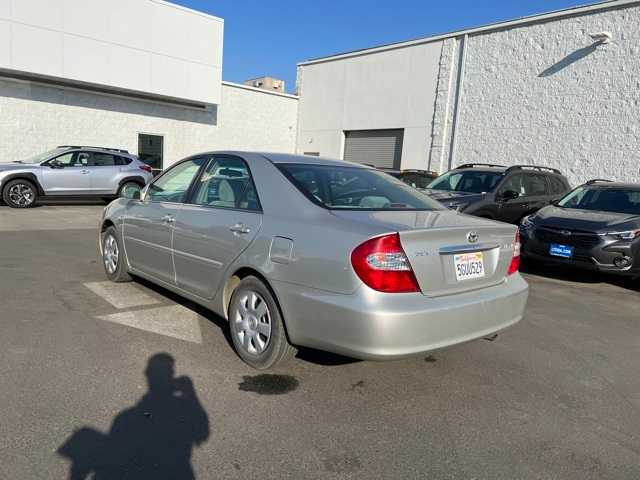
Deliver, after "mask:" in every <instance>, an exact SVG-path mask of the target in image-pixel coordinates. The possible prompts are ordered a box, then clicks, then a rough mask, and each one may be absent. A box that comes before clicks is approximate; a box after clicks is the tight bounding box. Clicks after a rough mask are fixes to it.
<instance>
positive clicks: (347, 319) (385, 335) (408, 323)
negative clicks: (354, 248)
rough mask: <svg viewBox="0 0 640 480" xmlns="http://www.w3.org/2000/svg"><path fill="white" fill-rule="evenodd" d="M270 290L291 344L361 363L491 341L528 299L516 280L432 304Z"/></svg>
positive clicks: (368, 293) (281, 286)
mask: <svg viewBox="0 0 640 480" xmlns="http://www.w3.org/2000/svg"><path fill="white" fill-rule="evenodd" d="M273 287H274V289H275V290H276V294H277V295H278V298H279V300H280V304H281V307H282V309H283V313H284V316H285V321H286V324H287V330H288V333H289V337H290V340H291V341H292V342H293V343H294V344H297V345H302V346H308V347H314V348H318V349H322V350H327V351H331V352H335V353H340V354H343V355H349V356H352V357H355V358H361V359H367V360H387V359H395V358H403V357H409V356H413V355H418V354H422V353H425V352H429V351H431V350H436V349H439V348H443V347H447V346H450V345H455V344H458V343H462V342H467V341H470V340H474V339H477V338H482V337H485V336H488V335H491V334H493V333H495V332H497V331H499V330H502V329H504V328H506V327H509V326H510V325H513V324H514V323H516V322H518V321H519V320H521V319H522V316H523V313H524V309H525V306H526V302H527V296H528V286H527V283H526V282H525V281H524V279H523V278H522V277H521V276H520V275H519V274H516V275H513V276H511V277H509V278H508V279H507V280H506V281H505V282H504V283H502V284H500V285H496V286H493V287H488V288H483V289H481V290H476V291H472V292H466V293H461V294H455V295H448V296H443V297H437V298H430V297H426V296H424V295H422V294H414V293H410V294H392V295H390V294H382V293H379V292H375V291H373V290H371V289H369V288H367V287H365V286H362V287H361V288H360V289H359V290H358V291H357V292H356V293H354V294H352V295H340V294H333V293H328V292H321V291H318V290H310V289H308V288H306V287H301V286H298V285H291V284H286V283H282V282H273Z"/></svg>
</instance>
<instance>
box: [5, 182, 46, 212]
mask: <svg viewBox="0 0 640 480" xmlns="http://www.w3.org/2000/svg"><path fill="white" fill-rule="evenodd" d="M37 198H38V190H37V189H36V186H35V185H34V184H33V183H32V182H30V181H29V180H23V179H21V178H20V179H17V180H11V181H10V182H9V183H7V185H6V186H5V187H4V190H3V191H2V199H3V200H4V203H6V204H7V205H8V206H10V207H11V208H30V207H33V206H34V205H35V203H36V200H37Z"/></svg>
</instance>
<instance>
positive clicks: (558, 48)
mask: <svg viewBox="0 0 640 480" xmlns="http://www.w3.org/2000/svg"><path fill="white" fill-rule="evenodd" d="M639 25H640V6H638V4H637V3H636V4H635V5H631V6H628V7H627V8H615V9H604V10H600V11H597V12H592V13H589V14H584V15H580V16H575V17H569V18H566V17H565V18H556V19H553V20H547V21H545V22H543V23H536V24H532V25H523V26H520V27H514V28H509V29H506V30H502V31H495V32H490V33H486V34H481V35H474V36H470V37H469V42H468V45H467V46H468V52H467V60H466V68H465V79H464V87H463V90H462V100H461V109H460V118H459V124H458V126H457V132H458V145H457V154H456V158H455V163H457V164H459V163H467V162H480V161H483V162H487V161H490V162H494V163H501V164H505V165H511V164H517V163H536V164H541V165H548V166H552V167H556V168H559V169H560V170H562V171H563V172H564V173H565V174H566V175H567V176H568V178H569V180H570V182H571V183H572V184H574V185H575V184H579V183H581V182H584V181H585V180H588V179H591V178H594V177H597V178H610V179H617V180H628V181H635V182H640V149H639V144H640V142H639V141H640V61H638V60H639V58H640V30H638V26H639ZM601 31H609V32H611V33H612V35H613V42H612V43H611V44H609V45H600V46H596V45H595V44H594V41H593V40H591V38H590V37H589V35H588V34H589V33H594V32H601Z"/></svg>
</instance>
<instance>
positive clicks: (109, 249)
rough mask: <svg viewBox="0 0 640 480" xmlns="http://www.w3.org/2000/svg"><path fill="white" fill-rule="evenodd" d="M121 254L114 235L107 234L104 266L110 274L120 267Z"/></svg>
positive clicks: (104, 248)
mask: <svg viewBox="0 0 640 480" xmlns="http://www.w3.org/2000/svg"><path fill="white" fill-rule="evenodd" d="M119 254H120V253H119V249H118V242H117V241H116V238H115V237H114V236H113V235H107V236H106V237H105V239H104V247H103V254H102V258H103V260H104V267H105V268H106V270H107V272H108V273H109V274H110V275H113V274H114V273H115V271H116V269H117V268H118V258H119Z"/></svg>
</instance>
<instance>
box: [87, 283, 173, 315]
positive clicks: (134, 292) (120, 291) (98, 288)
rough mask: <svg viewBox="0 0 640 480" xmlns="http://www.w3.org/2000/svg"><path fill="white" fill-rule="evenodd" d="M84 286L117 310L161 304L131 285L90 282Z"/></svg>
mask: <svg viewBox="0 0 640 480" xmlns="http://www.w3.org/2000/svg"><path fill="white" fill-rule="evenodd" d="M84 286H85V287H87V288H88V289H89V290H91V291H92V292H93V293H95V294H96V295H98V296H99V297H101V298H103V299H104V300H106V301H107V302H109V303H110V304H111V305H113V306H114V307H116V308H117V309H124V308H134V307H143V306H146V305H157V304H159V303H162V302H160V301H159V300H157V299H155V298H153V297H152V296H151V295H148V294H146V293H145V292H143V291H142V290H140V288H139V287H138V286H136V285H135V284H131V283H113V282H92V283H85V284H84Z"/></svg>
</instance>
